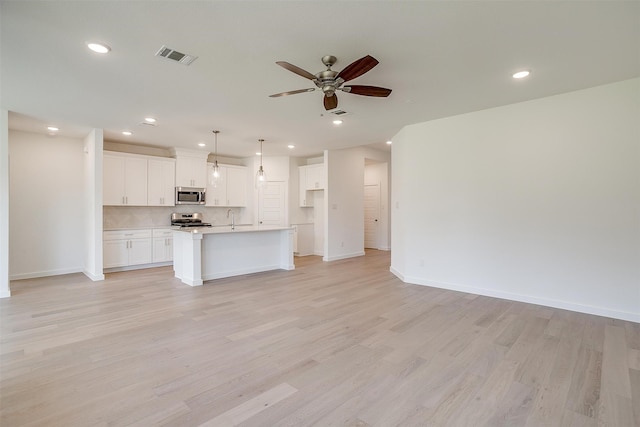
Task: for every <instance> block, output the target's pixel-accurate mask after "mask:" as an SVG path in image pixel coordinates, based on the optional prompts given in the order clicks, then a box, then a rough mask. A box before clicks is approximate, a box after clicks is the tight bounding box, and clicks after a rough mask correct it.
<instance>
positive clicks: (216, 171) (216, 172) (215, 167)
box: [211, 130, 220, 187]
mask: <svg viewBox="0 0 640 427" xmlns="http://www.w3.org/2000/svg"><path fill="white" fill-rule="evenodd" d="M212 132H213V134H214V135H215V157H214V159H215V160H214V161H213V171H212V172H211V184H213V186H214V187H216V186H217V185H218V179H219V178H220V166H218V134H219V133H220V131H219V130H214V131H212Z"/></svg>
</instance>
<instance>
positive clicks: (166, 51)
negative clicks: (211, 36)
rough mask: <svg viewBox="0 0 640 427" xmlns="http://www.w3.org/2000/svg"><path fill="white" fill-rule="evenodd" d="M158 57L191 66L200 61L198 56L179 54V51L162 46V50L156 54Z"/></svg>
mask: <svg viewBox="0 0 640 427" xmlns="http://www.w3.org/2000/svg"><path fill="white" fill-rule="evenodd" d="M156 56H160V57H162V58H166V59H170V60H172V61H176V62H179V63H181V64H184V65H190V64H191V63H192V62H193V61H195V60H196V59H198V57H197V56H194V55H188V54H186V53H182V52H178V51H177V50H174V49H171V48H168V47H166V46H162V47H161V48H160V50H158V51H157V52H156Z"/></svg>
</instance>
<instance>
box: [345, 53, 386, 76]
mask: <svg viewBox="0 0 640 427" xmlns="http://www.w3.org/2000/svg"><path fill="white" fill-rule="evenodd" d="M376 65H378V60H377V59H376V58H374V57H373V56H370V55H367V56H365V57H362V58H360V59H358V60H357V61H354V62H352V63H351V64H349V65H347V66H346V68H345V69H344V70H342V71H340V72H339V73H338V75H337V76H336V78H341V79H342V80H344V81H345V82H348V81H349V80H353V79H355V78H356V77H360V76H361V75H363V74H364V73H366V72H367V71H369V70H371V69H372V68H373V67H375V66H376Z"/></svg>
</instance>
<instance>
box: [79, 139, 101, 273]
mask: <svg viewBox="0 0 640 427" xmlns="http://www.w3.org/2000/svg"><path fill="white" fill-rule="evenodd" d="M103 146H104V135H103V131H102V129H93V130H92V131H91V133H89V135H87V136H86V137H85V139H84V233H85V234H84V255H85V256H84V270H83V271H84V274H85V275H86V276H87V277H89V278H90V279H91V280H94V281H95V280H104V274H103V264H104V263H103V257H102V255H103V252H102V223H103V211H102V177H103Z"/></svg>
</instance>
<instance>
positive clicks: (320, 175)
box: [302, 164, 326, 190]
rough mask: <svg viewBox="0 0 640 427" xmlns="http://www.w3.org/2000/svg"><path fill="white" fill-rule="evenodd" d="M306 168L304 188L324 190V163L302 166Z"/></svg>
mask: <svg viewBox="0 0 640 427" xmlns="http://www.w3.org/2000/svg"><path fill="white" fill-rule="evenodd" d="M302 167H304V168H306V169H307V176H306V187H305V188H306V189H307V190H324V188H325V187H326V184H325V182H326V179H325V174H324V164H318V165H308V166H302Z"/></svg>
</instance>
